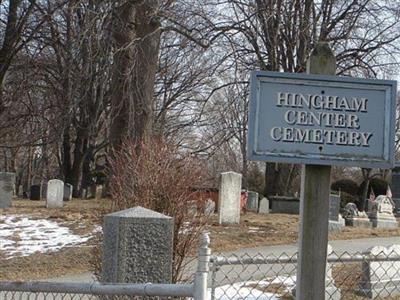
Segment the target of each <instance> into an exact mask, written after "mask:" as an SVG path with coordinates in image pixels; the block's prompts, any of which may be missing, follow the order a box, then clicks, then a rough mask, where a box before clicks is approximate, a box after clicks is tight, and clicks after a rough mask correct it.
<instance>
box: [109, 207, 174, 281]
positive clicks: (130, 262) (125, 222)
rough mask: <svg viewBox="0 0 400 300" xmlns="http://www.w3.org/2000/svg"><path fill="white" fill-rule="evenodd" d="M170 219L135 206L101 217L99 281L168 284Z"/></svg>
mask: <svg viewBox="0 0 400 300" xmlns="http://www.w3.org/2000/svg"><path fill="white" fill-rule="evenodd" d="M173 228H174V221H173V218H171V217H167V216H165V215H162V214H160V213H157V212H154V211H152V210H149V209H146V208H143V207H140V206H137V207H134V208H130V209H126V210H123V211H119V212H115V213H112V214H108V215H106V216H105V217H104V224H103V232H104V240H103V260H102V281H103V282H118V283H148V282H151V283H170V282H171V279H172V254H173V253H172V252H173V251H172V247H173Z"/></svg>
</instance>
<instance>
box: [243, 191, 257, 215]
mask: <svg viewBox="0 0 400 300" xmlns="http://www.w3.org/2000/svg"><path fill="white" fill-rule="evenodd" d="M247 194H248V197H247V205H246V209H247V211H251V212H255V213H257V212H258V193H256V192H247Z"/></svg>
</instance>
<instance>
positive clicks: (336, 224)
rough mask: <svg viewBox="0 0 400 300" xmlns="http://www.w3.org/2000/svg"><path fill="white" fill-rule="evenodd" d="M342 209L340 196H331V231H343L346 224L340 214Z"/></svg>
mask: <svg viewBox="0 0 400 300" xmlns="http://www.w3.org/2000/svg"><path fill="white" fill-rule="evenodd" d="M339 210H340V197H339V196H337V195H330V196H329V225H328V226H329V227H328V228H329V231H330V232H337V231H341V230H342V229H343V227H344V226H345V221H344V219H343V218H342V216H341V215H340V214H339Z"/></svg>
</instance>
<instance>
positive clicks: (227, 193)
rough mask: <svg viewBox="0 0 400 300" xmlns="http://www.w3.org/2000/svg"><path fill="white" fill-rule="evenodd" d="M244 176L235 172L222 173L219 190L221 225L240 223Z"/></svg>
mask: <svg viewBox="0 0 400 300" xmlns="http://www.w3.org/2000/svg"><path fill="white" fill-rule="evenodd" d="M241 190H242V174H239V173H235V172H225V173H221V182H220V188H219V200H218V204H219V211H218V217H219V224H239V223H240V196H241Z"/></svg>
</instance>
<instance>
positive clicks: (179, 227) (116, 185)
mask: <svg viewBox="0 0 400 300" xmlns="http://www.w3.org/2000/svg"><path fill="white" fill-rule="evenodd" d="M202 170H203V168H202V165H201V164H200V163H199V161H198V160H196V159H195V158H194V157H193V156H191V155H189V154H187V153H180V152H179V151H178V149H177V147H175V146H173V145H170V144H167V143H165V142H163V141H162V140H156V139H154V140H150V141H149V142H147V143H143V144H141V145H137V144H135V143H133V142H131V141H127V142H125V143H124V145H123V146H122V147H121V150H120V151H117V152H115V153H114V155H113V158H112V159H111V161H110V174H111V176H110V191H111V195H112V203H113V205H112V206H113V210H114V211H116V210H123V209H126V208H129V207H134V206H138V205H139V206H142V207H146V208H148V209H152V210H154V211H157V212H159V213H162V214H165V215H168V216H171V217H174V223H175V224H174V241H173V246H174V249H173V250H174V251H173V282H178V281H182V280H183V270H184V268H185V266H186V265H187V264H188V262H189V260H188V256H189V254H191V253H193V250H194V249H195V248H196V246H197V240H198V237H199V234H200V233H201V231H202V230H203V228H204V226H205V224H206V219H207V216H205V215H204V207H200V208H199V209H197V211H196V210H193V201H191V200H193V199H194V197H195V195H194V191H193V189H192V188H191V187H193V186H202V183H203V175H202V174H203V172H202ZM203 205H204V204H203Z"/></svg>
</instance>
